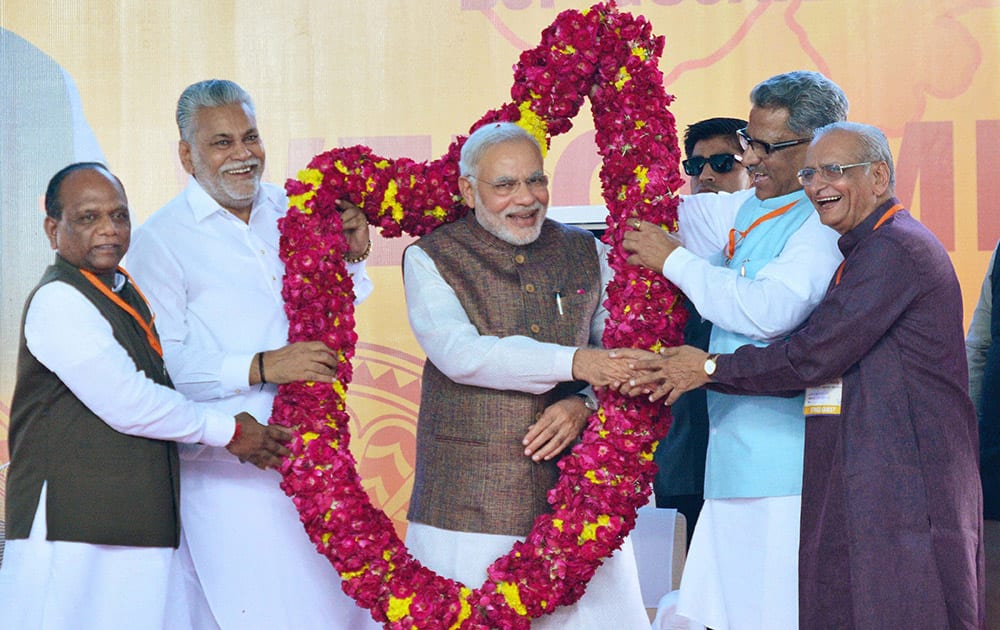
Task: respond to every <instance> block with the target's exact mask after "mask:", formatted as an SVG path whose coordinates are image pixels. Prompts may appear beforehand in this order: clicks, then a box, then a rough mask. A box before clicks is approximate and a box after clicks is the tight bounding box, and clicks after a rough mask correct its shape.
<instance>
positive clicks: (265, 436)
mask: <svg viewBox="0 0 1000 630" xmlns="http://www.w3.org/2000/svg"><path fill="white" fill-rule="evenodd" d="M236 422H237V424H239V425H240V430H239V437H238V438H236V439H234V440H233V441H231V442H230V443H229V444H227V445H226V450H227V451H229V452H230V453H232V454H233V455H235V456H236V457H239V458H240V461H241V462H242V461H247V462H250V463H251V464H253V465H254V466H256V467H257V468H260V469H262V470H263V469H265V468H277V467H278V466H279V465H281V458H282V457H285V456H288V455H291V454H292V452H291V451H290V450H288V448H286V447H285V444H287V443H288V441H289V440H291V439H292V436H293V435H294V434H293V433H292V432H291V431H290V430H289V429H286V428H285V427H282V426H278V425H276V424H269V425H266V426H265V425H263V424H260V423H259V422H257V420H255V419H254V417H253V416H251V415H250V414H248V413H246V412H243V413H240V414H238V415H237V416H236Z"/></svg>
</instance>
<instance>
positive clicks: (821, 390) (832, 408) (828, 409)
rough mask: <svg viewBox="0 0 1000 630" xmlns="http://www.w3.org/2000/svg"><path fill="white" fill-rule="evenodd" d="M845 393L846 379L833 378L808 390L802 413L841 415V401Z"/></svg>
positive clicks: (807, 415) (808, 414)
mask: <svg viewBox="0 0 1000 630" xmlns="http://www.w3.org/2000/svg"><path fill="white" fill-rule="evenodd" d="M843 393H844V380H843V379H840V378H836V379H833V380H832V381H830V382H829V383H824V384H822V385H820V386H819V387H810V388H809V389H807V390H806V402H805V404H804V405H803V406H802V413H804V414H805V415H806V417H809V416H839V415H840V402H841V398H842V397H843Z"/></svg>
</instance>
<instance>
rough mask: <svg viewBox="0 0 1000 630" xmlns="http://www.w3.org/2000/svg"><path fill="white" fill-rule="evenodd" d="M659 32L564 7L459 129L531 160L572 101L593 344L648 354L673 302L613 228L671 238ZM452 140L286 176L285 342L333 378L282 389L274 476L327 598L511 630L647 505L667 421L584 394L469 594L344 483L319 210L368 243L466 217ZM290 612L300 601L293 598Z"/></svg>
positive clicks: (341, 344) (339, 380)
mask: <svg viewBox="0 0 1000 630" xmlns="http://www.w3.org/2000/svg"><path fill="white" fill-rule="evenodd" d="M662 52H663V38H662V37H656V36H654V35H653V34H652V27H651V25H650V24H649V22H648V21H646V19H645V18H643V17H642V16H639V17H635V16H632V15H630V14H628V13H622V12H619V11H618V10H617V9H616V7H615V6H614V3H613V2H612V3H601V4H597V5H595V6H593V7H591V8H590V9H588V10H585V11H565V12H563V13H561V14H560V15H559V16H558V17H557V18H556V20H555V21H554V23H553V24H552V25H550V26H549V27H548V28H546V29H545V30H544V31H543V32H542V39H541V43H540V44H539V45H538V46H537V47H535V48H534V49H531V50H528V51H526V52H524V53H523V54H522V55H521V57H520V61H519V62H518V64H517V65H516V67H515V69H514V84H513V87H512V89H511V102H510V103H508V104H505V105H503V106H501V107H500V108H499V109H496V110H492V111H489V112H487V113H486V114H485V115H484V116H483V117H482V118H481V119H480V120H479V121H478V122H476V123H475V124H474V125H472V128H471V129H470V132H471V131H472V130H475V129H476V128H478V127H479V126H481V125H484V124H488V123H490V122H495V121H511V122H516V123H517V124H519V125H521V126H523V127H524V128H525V129H527V130H528V131H529V132H530V133H531V134H533V135H534V136H535V137H536V138H537V139H538V141H539V144H540V145H541V146H542V148H543V153H544V152H545V151H546V150H547V148H548V146H549V142H550V140H551V138H552V137H553V136H556V135H559V134H561V133H565V132H566V131H568V130H569V129H570V128H571V126H572V123H571V119H572V118H573V117H574V116H575V115H576V114H577V112H578V111H579V109H580V106H581V105H582V104H583V101H584V99H585V98H590V101H591V110H592V112H593V117H594V127H595V129H596V140H597V146H598V150H599V152H600V155H601V157H602V159H603V165H602V167H601V172H600V179H601V184H602V188H603V196H604V201H605V203H606V205H607V207H608V209H609V215H608V218H607V226H608V230H607V232H606V233H605V235H604V237H603V239H604V240H605V242H607V243H609V244H610V245H611V246H612V252H611V254H610V261H609V262H610V265H611V267H612V269H614V271H615V278H614V281H613V282H612V283H611V284H610V285H609V287H608V296H609V297H608V302H607V307H608V311H609V314H610V315H609V319H608V322H607V325H606V328H605V333H604V344H605V346H606V347H636V348H645V349H651V350H653V351H656V350H658V349H659V348H660V347H662V346H664V345H676V344H677V343H679V342H680V341H681V340H682V338H683V336H682V330H683V326H684V320H685V319H686V314H685V313H684V311H683V308H682V307H681V304H680V301H679V299H678V292H677V291H676V290H675V289H674V288H673V287H672V285H670V284H669V283H668V282H667V281H666V280H665V279H664V278H663V277H662V276H661V275H660V274H658V273H654V272H650V271H648V270H645V269H641V268H639V267H635V266H630V265H628V264H626V262H625V260H626V258H627V255H626V254H625V253H624V252H623V250H622V249H621V240H622V235H623V233H624V231H625V230H626V229H627V227H626V219H628V218H631V217H639V218H642V219H645V220H648V221H652V222H654V223H657V224H659V225H661V226H663V227H665V228H667V229H675V228H676V218H677V201H676V198H675V196H674V191H676V190H677V189H678V188H680V186H681V184H682V183H683V182H682V180H681V179H680V175H679V173H678V168H677V167H678V159H679V151H678V149H677V137H676V130H675V123H674V119H673V116H672V115H671V114H670V112H669V110H668V109H667V106H668V105H669V103H670V102H671V101H672V100H673V99H672V97H671V96H668V95H667V94H665V92H664V89H663V82H662V75H661V73H660V71H659V69H658V67H657V64H658V60H659V57H660V55H661V54H662ZM465 139H466V138H465V137H459V138H458V139H456V140H455V141H454V142H453V143H452V144H451V146H450V147H449V149H448V152H447V154H446V155H444V156H443V157H441V158H439V159H437V160H435V161H431V162H415V161H413V160H410V159H406V158H403V159H397V160H389V159H385V158H382V157H379V156H377V155H375V154H373V153H372V151H371V150H370V149H369V148H368V147H364V146H354V147H350V148H338V149H333V150H331V151H327V152H325V153H321V154H319V155H317V156H316V157H315V158H313V160H312V161H311V162H310V163H309V165H308V167H307V168H306V169H305V170H304V171H302V172H300V173H299V176H298V179H295V180H289V181H288V182H287V184H286V190H287V192H288V195H289V210H288V214H287V216H286V217H285V218H283V219H282V220H281V225H280V228H281V234H282V236H281V255H282V259H283V260H284V262H285V266H286V271H285V278H284V290H283V296H284V299H285V303H286V306H285V308H286V311H287V313H288V317H289V321H290V330H289V340H290V341H292V342H296V341H305V340H322V341H324V342H325V343H326V344H327V345H328V346H329V347H330V348H332V349H333V350H335V351H336V353H337V357H338V369H337V376H336V380H335V382H333V383H332V384H330V383H314V382H300V383H291V384H286V385H282V386H281V387H280V388H279V394H278V397H277V399H276V401H275V405H274V416H273V418H272V421H273V422H275V423H278V424H282V425H284V426H288V427H297V432H296V437H295V439H294V440H293V443H292V445H291V449H292V451H293V455H292V456H290V457H289V458H288V459H287V460H286V461H285V462H284V464H283V466H282V468H281V474H282V477H283V481H282V488H283V489H284V491H285V492H286V493H287V494H288V495H289V496H291V497H292V500H293V501H294V502H295V505H296V507H297V509H298V511H299V514H300V517H301V520H302V523H303V524H304V526H305V529H306V531H307V532H308V535H309V537H310V539H311V540H312V541H313V543H314V544H315V545H316V548H317V550H318V551H319V553H321V554H323V555H324V556H326V557H327V558H328V559H329V560H330V562H331V563H332V564H333V566H334V567H335V568H336V570H337V571H338V572H339V574H340V576H341V578H342V579H343V589H344V591H345V592H346V593H347V594H348V595H350V596H351V597H353V598H354V599H355V601H357V603H358V604H359V605H361V606H364V607H366V608H368V609H370V611H371V614H372V616H373V617H374V618H375V619H376V620H378V621H381V622H383V623H384V624H385V625H386V627H388V628H421V629H423V628H450V629H458V628H528V627H529V626H530V620H531V619H532V618H535V617H538V616H540V615H543V614H545V613H547V612H550V611H552V610H553V609H555V608H556V607H557V606H562V605H567V604H571V603H573V602H575V601H577V600H578V599H579V598H580V597H581V596H582V595H583V593H584V590H585V588H586V585H587V583H588V581H589V580H590V578H591V577H592V576H593V574H594V572H595V571H596V570H597V568H598V567H599V566H600V564H601V563H602V561H603V559H604V558H607V557H609V556H610V555H611V554H612V553H613V552H614V551H615V550H616V549H618V548H619V547H620V546H621V544H622V541H623V539H624V537H625V536H626V535H627V534H628V532H629V531H631V529H632V528H633V527H634V525H635V516H636V510H637V509H638V508H639V507H641V506H642V505H644V504H645V503H646V501H647V500H648V496H649V487H650V483H651V481H652V478H653V475H654V474H655V470H656V467H655V464H653V462H652V456H653V450H654V448H655V447H656V442H657V440H659V439H661V438H662V437H663V436H664V435H665V434H666V431H667V428H668V427H669V424H670V416H669V413H668V411H667V410H666V409H665V408H664V407H663V406H662V405H660V404H653V403H649V402H648V401H647V400H646V399H645V398H635V399H629V398H625V397H623V396H621V395H619V394H618V393H616V392H610V391H605V392H600V393H599V394H598V399H599V401H600V409H599V410H598V411H597V412H596V413H595V414H593V415H592V416H591V417H590V418H589V420H588V424H587V427H586V429H585V430H584V432H583V434H582V436H581V439H580V441H579V443H578V444H577V445H576V446H574V447H573V448H572V450H571V451H570V452H569V453H568V454H566V455H564V456H563V457H562V458H561V460H560V461H559V467H560V469H561V475H560V478H559V481H558V482H557V484H556V486H555V487H554V488H553V489H552V490H551V491H550V492H549V496H548V500H549V504H550V505H551V507H552V510H551V513H549V514H545V515H542V516H539V517H538V519H537V520H536V521H535V523H534V526H533V529H532V530H531V532H530V533H529V534H528V536H527V538H526V539H525V540H524V542H523V543H517V544H515V545H514V547H513V549H511V551H510V552H509V553H508V554H507V555H505V556H503V557H501V558H499V559H498V560H497V561H496V562H494V563H493V565H492V566H490V568H489V570H488V576H489V577H488V579H487V581H486V582H485V583H484V584H482V585H480V586H478V587H475V588H472V587H469V586H466V585H463V584H460V583H458V582H456V581H453V580H450V579H447V578H444V577H442V576H439V575H437V574H435V573H434V572H433V571H431V570H429V569H427V568H426V567H424V566H422V565H421V564H420V563H419V562H418V561H417V560H415V559H414V558H413V557H412V556H411V555H410V554H409V553H408V552H407V550H406V547H405V546H404V544H403V542H402V541H401V540H400V539H399V538H398V536H397V535H396V533H395V530H394V528H393V525H392V522H391V521H390V519H389V518H388V517H387V516H386V515H385V513H384V512H382V511H381V510H379V509H377V508H375V507H374V506H373V505H372V503H371V501H370V499H369V497H368V495H367V493H366V492H365V491H364V490H363V489H362V487H361V483H360V478H359V477H358V474H357V467H356V464H355V460H354V458H353V456H352V455H351V452H350V450H349V449H348V443H349V440H350V434H349V432H348V414H347V413H346V405H345V397H346V393H347V386H348V384H349V383H350V381H351V376H352V367H351V358H352V356H353V355H354V350H355V343H356V341H357V335H356V333H355V332H354V323H355V322H354V307H353V302H352V300H353V285H352V283H351V280H350V278H349V276H348V274H347V271H346V267H345V264H344V261H343V253H344V252H345V251H346V250H347V245H346V240H345V239H344V237H343V234H342V233H341V223H340V216H339V213H338V212H337V208H336V205H335V203H334V202H335V201H336V200H338V199H341V198H346V199H349V200H350V201H352V202H353V203H355V204H357V205H358V206H359V207H361V208H362V210H363V211H364V212H365V214H366V215H367V217H368V220H369V222H370V223H371V224H372V225H375V226H378V227H379V228H381V231H382V234H383V236H398V235H400V234H401V233H403V232H406V233H408V234H411V235H415V236H418V235H422V234H426V233H428V232H430V231H431V230H433V229H434V228H436V227H438V226H439V225H442V224H444V223H447V222H449V221H454V220H455V219H457V218H459V217H461V216H463V215H464V214H465V213H466V212H468V208H466V207H465V206H464V205H463V204H462V203H461V196H460V195H459V193H458V187H457V186H458V177H459V170H458V157H459V152H460V149H461V146H462V143H463V142H464V141H465ZM304 605H308V602H305V603H304Z"/></svg>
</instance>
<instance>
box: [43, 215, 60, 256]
mask: <svg viewBox="0 0 1000 630" xmlns="http://www.w3.org/2000/svg"><path fill="white" fill-rule="evenodd" d="M58 225H59V222H58V221H56V220H55V219H53V218H52V217H45V221H43V222H42V228H43V229H44V230H45V236H48V237H49V245H51V246H52V249H54V250H56V251H59V242H58V239H56V227H57V226H58Z"/></svg>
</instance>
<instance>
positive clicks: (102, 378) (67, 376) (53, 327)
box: [24, 282, 235, 446]
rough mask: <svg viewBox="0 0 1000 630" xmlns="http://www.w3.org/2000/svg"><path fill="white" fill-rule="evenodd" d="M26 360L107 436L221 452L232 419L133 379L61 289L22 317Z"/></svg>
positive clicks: (99, 326) (74, 295)
mask: <svg viewBox="0 0 1000 630" xmlns="http://www.w3.org/2000/svg"><path fill="white" fill-rule="evenodd" d="M24 336H25V341H26V343H27V346H28V350H30V351H31V354H32V355H34V356H35V358H37V359H38V361H39V362H41V363H42V365H44V366H45V367H47V368H48V369H50V370H52V371H53V372H54V373H55V374H56V375H57V376H58V377H59V379H60V380H61V381H62V382H63V383H65V384H66V387H68V388H69V390H70V391H71V392H73V394H74V395H75V396H76V397H77V398H79V399H80V401H81V402H82V403H83V404H84V405H86V406H87V408H88V409H90V410H91V411H92V412H94V414H96V415H97V416H98V417H99V418H101V419H102V420H104V422H106V423H107V424H108V425H109V426H110V427H111V428H113V429H115V430H116V431H120V432H121V433H126V434H129V435H137V436H142V437H148V438H154V439H161V440H173V441H177V442H189V443H195V442H200V443H203V444H209V445H211V446H225V445H226V444H228V443H229V440H230V439H231V438H232V436H233V431H234V429H235V420H234V419H233V417H232V416H230V415H227V414H224V413H222V412H219V411H216V410H213V409H210V408H208V407H207V406H203V405H198V404H196V403H194V402H192V401H189V400H187V399H186V398H184V396H183V395H181V394H180V393H178V392H176V391H174V390H172V389H170V388H169V387H164V386H162V385H158V384H156V383H155V382H153V381H152V380H151V379H149V378H148V377H147V376H146V375H145V374H143V373H142V372H140V371H139V370H138V369H137V368H136V365H135V362H134V361H133V360H132V357H131V356H129V354H128V352H126V350H125V349H124V348H122V346H121V345H120V344H119V343H118V342H117V340H115V338H114V333H113V331H112V328H111V325H110V324H109V323H108V321H107V320H106V319H104V317H103V316H102V315H101V314H100V312H98V310H97V308H95V307H94V305H93V304H92V303H91V302H90V301H89V300H87V298H85V297H84V296H83V295H82V294H81V293H80V292H79V291H77V290H76V289H74V288H72V287H70V286H69V285H68V284H66V283H64V282H52V283H49V284H47V285H45V286H43V287H42V288H40V289H39V290H38V291H37V292H36V293H35V296H34V298H33V299H32V301H31V304H30V306H29V307H28V312H27V314H26V316H25V323H24Z"/></svg>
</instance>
